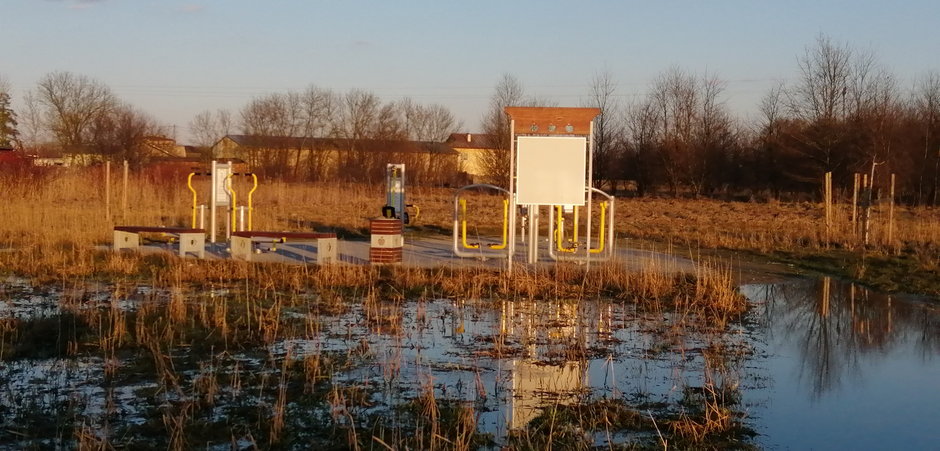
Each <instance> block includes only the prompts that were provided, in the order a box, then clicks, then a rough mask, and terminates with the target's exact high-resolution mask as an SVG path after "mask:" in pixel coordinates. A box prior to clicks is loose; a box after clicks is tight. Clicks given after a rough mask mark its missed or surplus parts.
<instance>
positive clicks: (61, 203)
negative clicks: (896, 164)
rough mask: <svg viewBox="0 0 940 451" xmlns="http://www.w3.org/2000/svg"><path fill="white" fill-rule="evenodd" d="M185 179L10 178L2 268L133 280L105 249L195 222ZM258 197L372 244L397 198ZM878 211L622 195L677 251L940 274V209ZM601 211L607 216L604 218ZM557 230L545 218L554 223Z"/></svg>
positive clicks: (325, 191)
mask: <svg viewBox="0 0 940 451" xmlns="http://www.w3.org/2000/svg"><path fill="white" fill-rule="evenodd" d="M185 180H186V179H185V175H178V176H176V177H175V178H172V177H167V178H163V179H154V178H151V177H149V176H148V175H146V174H133V173H132V174H131V176H130V179H129V183H128V186H127V190H126V192H125V190H124V186H123V183H122V180H121V175H120V174H119V173H118V171H112V174H111V181H110V189H109V190H108V191H109V193H110V197H109V200H110V202H109V203H108V204H106V203H105V193H106V189H105V186H106V185H105V181H104V170H103V168H100V167H98V168H86V169H61V168H56V169H53V170H48V169H44V168H33V169H23V170H18V171H13V172H9V171H7V172H0V190H2V192H3V194H4V200H5V203H4V216H3V218H2V219H0V249H5V250H4V251H3V252H0V268H3V269H6V270H8V271H17V272H22V273H25V274H33V275H36V274H55V275H56V276H57V277H59V278H61V277H69V276H76V275H81V274H90V273H93V272H104V273H113V274H125V275H127V274H129V273H130V271H136V270H140V263H139V261H140V258H141V257H139V256H125V255H112V256H107V257H105V256H102V255H101V253H100V252H97V253H96V252H94V248H95V246H101V247H104V246H108V245H110V243H111V239H112V227H113V226H114V225H119V224H121V225H149V226H158V225H163V226H189V225H190V221H191V214H192V194H191V193H190V191H189V190H188V189H187V187H186V181H185ZM194 180H195V181H194V186H196V187H197V191H198V197H199V198H198V201H199V203H200V204H201V203H204V202H205V201H206V200H207V199H208V188H209V187H208V180H206V179H199V178H196V179H194ZM235 188H236V191H237V192H238V193H239V199H240V202H239V203H240V204H242V203H244V201H245V200H246V194H247V192H248V189H249V188H250V187H249V186H248V185H247V182H246V179H244V178H240V179H238V180H236V185H235ZM465 195H466V198H467V199H468V215H467V216H468V229H469V231H468V233H470V234H474V235H490V236H493V237H498V236H499V234H500V231H501V223H502V206H501V205H502V201H501V199H502V197H501V196H495V195H488V194H485V193H465ZM253 200H254V210H253V215H252V216H253V226H254V229H256V230H295V231H301V230H303V231H309V230H322V231H327V230H335V231H339V232H342V233H346V234H348V235H353V236H355V235H357V234H359V235H363V236H364V235H366V234H367V229H368V224H369V219H371V218H374V217H376V216H378V215H379V213H380V211H381V207H382V205H383V204H384V202H385V197H384V191H383V189H382V187H381V186H367V185H363V184H309V183H308V184H295V183H285V182H271V181H265V180H261V181H260V186H259V188H258V190H257V191H256V193H255V196H254V199H253ZM408 200H409V202H412V203H414V204H417V205H418V206H419V207H420V211H421V214H420V217H418V218H417V220H416V221H415V227H414V228H413V229H412V230H418V231H420V230H422V229H425V230H427V231H431V232H436V231H440V232H448V231H449V230H450V227H451V225H452V221H453V217H452V213H453V190H450V189H444V188H427V187H415V188H412V189H410V190H409V199H408ZM873 210H874V215H873V217H874V219H873V221H872V228H871V239H870V244H869V245H868V246H867V247H864V249H863V246H862V243H861V239H860V237H859V235H858V233H857V232H856V228H857V227H856V226H855V225H853V224H852V223H851V221H850V217H851V209H850V207H849V206H848V205H846V204H837V205H836V208H835V213H834V222H833V224H832V226H831V228H829V229H827V227H826V225H825V221H824V218H823V215H824V212H823V208H822V206H821V205H819V204H815V203H806V202H802V203H780V202H766V203H760V202H723V201H717V200H709V199H697V200H690V199H661V198H641V199H618V200H617V208H616V211H617V214H616V234H617V236H618V237H620V238H628V239H641V240H652V241H657V242H664V243H669V244H670V245H672V246H674V248H676V249H709V248H725V249H735V250H749V251H756V252H761V253H771V252H775V251H784V252H794V253H802V252H821V253H825V252H831V251H833V250H840V251H848V252H859V251H861V250H864V252H865V253H866V255H884V256H895V255H899V254H903V255H907V256H910V257H911V259H912V260H913V262H914V263H913V264H914V265H915V266H916V268H918V269H919V270H921V271H922V272H923V271H926V272H930V271H931V270H932V269H931V268H934V269H936V268H940V209H927V208H910V207H903V206H898V207H896V208H895V214H894V217H895V218H894V222H893V225H892V236H891V239H888V224H887V206H886V205H877V206H876V207H874V209H873ZM543 213H547V211H545V212H543ZM220 214H221V211H220ZM594 215H595V219H596V217H597V211H595V212H594ZM585 216H586V215H582V220H583V219H584V217H585ZM221 221H222V219H221V217H220V222H221ZM546 223H547V221H542V225H543V227H547V225H546ZM585 225H586V224H585ZM594 227H596V221H595V226H594ZM219 265H222V266H219ZM222 268H224V270H223V269H222ZM232 268H234V269H232ZM187 271H188V272H190V273H193V274H198V275H199V276H202V277H207V278H208V279H207V280H213V278H215V277H223V276H220V275H219V274H220V273H223V272H230V273H234V274H240V275H243V273H244V271H248V270H247V269H243V268H240V267H238V265H234V266H232V265H228V264H218V263H204V264H200V265H198V268H195V269H193V270H191V271H190V270H187ZM161 277H162V276H161ZM478 290H479V289H478Z"/></svg>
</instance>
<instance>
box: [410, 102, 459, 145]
mask: <svg viewBox="0 0 940 451" xmlns="http://www.w3.org/2000/svg"><path fill="white" fill-rule="evenodd" d="M398 107H399V109H400V110H401V112H402V114H403V115H404V127H405V129H406V131H407V134H408V138H409V139H411V140H414V141H435V142H441V141H444V140H446V139H447V137H448V136H450V134H451V133H453V132H455V131H456V130H458V129H459V128H460V127H461V125H460V123H459V122H458V121H457V120H456V119H455V118H454V115H453V114H452V113H451V112H450V110H448V109H447V107H445V106H443V105H438V104H431V105H421V104H418V103H414V102H413V101H412V100H411V99H404V100H402V101H401V102H399V104H398Z"/></svg>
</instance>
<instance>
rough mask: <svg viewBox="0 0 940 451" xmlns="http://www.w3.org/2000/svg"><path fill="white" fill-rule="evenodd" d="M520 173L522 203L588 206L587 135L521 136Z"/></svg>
mask: <svg viewBox="0 0 940 451" xmlns="http://www.w3.org/2000/svg"><path fill="white" fill-rule="evenodd" d="M516 174H517V177H516V199H517V200H516V202H517V203H519V204H532V205H584V190H585V188H586V187H587V138H585V137H572V136H519V137H518V138H517V139H516Z"/></svg>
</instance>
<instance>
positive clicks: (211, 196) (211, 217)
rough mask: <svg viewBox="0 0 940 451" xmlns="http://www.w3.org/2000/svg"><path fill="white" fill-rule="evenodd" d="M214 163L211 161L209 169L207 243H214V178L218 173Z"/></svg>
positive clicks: (215, 189)
mask: <svg viewBox="0 0 940 451" xmlns="http://www.w3.org/2000/svg"><path fill="white" fill-rule="evenodd" d="M215 166H216V161H215V160H212V166H211V169H210V172H209V173H210V174H211V178H210V180H211V183H212V186H211V187H210V189H209V242H210V243H215V207H216V205H215V204H216V202H217V201H218V199H217V196H218V188H217V187H216V183H215V177H216V174H218V171H216V169H215Z"/></svg>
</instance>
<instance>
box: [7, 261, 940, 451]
mask: <svg viewBox="0 0 940 451" xmlns="http://www.w3.org/2000/svg"><path fill="white" fill-rule="evenodd" d="M0 285H2V290H0V334H3V335H0V336H2V337H4V340H3V341H2V342H3V344H4V347H5V349H0V357H2V358H0V363H2V366H0V387H3V388H2V390H0V448H3V449H17V448H20V447H22V446H27V445H30V446H43V447H48V446H54V445H56V444H62V443H76V442H79V443H80V442H81V440H86V441H91V440H105V439H106V440H108V441H110V442H111V443H113V444H118V445H120V444H122V443H123V444H134V445H138V446H143V447H145V448H146V447H149V446H153V447H158V448H159V447H165V445H166V443H165V442H161V439H162V440H163V441H166V440H171V439H172V436H173V433H174V431H177V430H180V431H181V430H184V429H185V430H186V431H188V432H187V434H191V433H194V432H193V430H194V428H196V426H193V425H201V426H199V427H202V428H205V429H206V430H207V431H215V432H211V433H210V432H206V433H205V436H200V439H201V440H202V441H201V442H200V443H201V444H200V447H202V444H203V443H204V444H207V445H209V447H210V448H211V447H216V448H219V449H228V447H229V446H231V444H232V443H235V444H236V446H249V445H251V444H257V443H258V442H259V441H261V440H264V438H265V436H267V438H268V439H270V437H271V436H277V434H281V439H282V440H287V441H288V442H293V443H300V444H311V443H316V441H317V440H319V438H318V437H319V436H320V435H324V436H325V435H330V434H333V435H335V434H336V433H337V432H336V426H344V425H345V426H349V425H358V426H359V427H360V428H361V427H363V425H365V424H373V425H374V424H377V423H376V422H377V421H381V424H382V425H383V428H384V427H389V428H394V427H395V425H401V424H409V422H410V423H414V418H413V416H414V415H415V413H414V412H413V411H412V410H413V409H412V410H408V409H405V408H403V406H409V405H414V403H415V400H416V399H419V398H421V397H422V396H425V395H428V394H429V393H430V394H432V395H433V397H434V398H436V399H438V400H448V401H453V402H456V403H458V404H460V405H468V406H471V407H472V412H473V414H474V421H475V429H476V431H477V433H478V434H480V435H481V436H485V437H486V438H487V439H486V440H484V441H482V442H480V443H484V444H481V445H480V446H483V447H489V448H498V447H500V446H505V445H507V444H511V443H512V442H511V439H510V435H511V431H520V430H525V428H526V426H527V425H528V424H531V422H532V420H534V419H537V418H539V416H540V415H541V414H543V413H544V412H545V411H546V409H548V408H552V407H553V406H554V407H557V406H559V405H566V404H580V405H584V404H589V403H593V402H599V401H603V400H611V399H614V400H624V401H625V402H629V404H630V405H632V406H638V407H639V408H640V409H641V410H642V411H643V412H646V413H647V414H648V415H649V416H650V417H651V418H661V417H662V418H664V417H666V416H669V415H674V414H676V413H677V412H679V413H681V411H682V410H683V409H685V408H686V406H688V401H689V397H690V393H700V392H704V391H706V390H711V391H712V393H714V391H718V392H720V393H721V402H722V403H723V404H724V405H726V406H727V407H728V409H729V411H733V412H734V414H735V417H736V418H737V421H740V422H741V424H742V425H743V426H745V427H746V428H748V429H749V430H751V431H753V432H754V433H756V435H755V436H753V437H750V436H746V437H745V438H746V441H745V443H750V444H754V445H756V446H758V447H761V448H767V449H810V448H816V449H820V448H822V449H826V448H841V449H862V448H867V449H930V448H933V447H935V446H936V443H937V440H938V439H940V436H938V432H937V428H936V424H937V420H936V419H937V418H940V391H938V390H936V387H937V380H938V377H940V310H938V307H937V306H938V304H937V303H936V302H924V301H923V300H919V299H916V298H903V297H892V296H883V295H878V294H875V293H871V292H868V291H866V290H864V289H861V288H859V287H854V286H852V285H847V284H841V283H839V282H837V281H834V280H831V279H812V278H789V279H785V280H777V281H775V282H770V283H748V284H745V285H742V286H741V291H742V293H744V294H745V295H746V296H747V297H748V298H749V299H750V302H751V304H752V308H751V310H750V311H749V313H748V314H747V315H746V317H745V318H743V319H742V320H741V321H740V322H738V323H735V324H732V325H730V326H729V327H726V328H723V329H713V328H709V327H707V325H701V324H694V323H693V322H689V321H688V320H687V318H684V315H683V312H656V313H650V312H639V311H637V310H636V308H635V306H634V305H632V304H625V303H617V302H607V301H582V302H571V301H564V300H561V301H558V302H525V301H485V302H484V301H471V300H453V299H431V300H423V301H403V302H385V301H383V300H381V299H372V300H364V301H363V300H360V301H356V302H346V303H343V305H341V306H334V307H332V308H329V309H326V308H323V307H322V306H318V307H316V308H314V307H312V305H318V304H317V300H315V299H310V302H305V301H304V299H303V298H302V296H303V295H299V296H301V298H299V299H297V298H296V296H298V295H296V294H294V295H291V296H295V299H293V301H292V302H290V303H288V304H285V306H284V307H283V309H280V310H279V316H280V318H281V320H280V322H281V323H283V324H284V326H283V327H284V329H283V330H282V331H280V332H279V333H278V334H277V335H276V338H265V337H264V336H262V335H263V333H264V332H263V331H262V330H261V329H260V328H259V329H258V331H257V332H256V333H255V334H254V335H253V333H252V332H251V330H252V329H251V325H250V324H249V325H248V329H249V330H248V332H245V333H244V335H243V338H242V339H241V341H239V344H238V345H237V346H236V345H234V344H232V343H227V344H226V343H224V342H223V341H222V340H219V339H218V337H215V338H214V339H212V338H211V337H210V339H207V340H205V342H204V343H198V342H187V341H186V340H183V339H179V340H177V341H178V342H179V343H187V344H185V345H177V346H173V345H163V346H165V347H163V348H161V347H160V346H161V345H160V344H156V342H154V343H155V344H154V345H153V346H156V347H157V348H158V349H157V350H154V349H148V348H145V347H140V348H133V349H123V350H122V348H121V346H120V345H118V346H114V347H108V346H107V344H106V343H104V341H105V340H106V339H107V338H108V337H114V336H115V334H113V333H103V334H102V333H96V332H95V330H98V331H108V330H113V328H114V327H116V326H115V325H114V324H115V321H117V319H119V318H125V320H126V321H127V323H128V324H127V325H126V326H125V327H127V328H129V329H136V330H137V333H136V334H137V335H140V334H143V335H146V334H147V333H148V332H147V330H150V329H148V327H150V326H151V324H153V330H157V329H158V328H157V325H160V324H163V323H161V321H166V324H172V321H171V320H169V319H167V318H168V317H172V316H173V315H178V313H174V309H176V308H179V307H178V306H177V307H173V306H174V305H176V304H178V303H180V302H183V303H185V305H186V306H188V307H184V310H185V308H188V309H189V310H188V312H190V313H189V315H191V316H193V317H199V316H200V315H203V314H205V315H206V317H207V318H209V317H212V313H211V311H210V312H209V313H206V312H205V310H206V309H207V307H205V306H206V305H209V306H210V307H208V308H210V309H211V308H215V309H216V310H218V308H219V307H218V306H220V305H223V306H224V305H228V306H231V307H227V308H230V309H231V310H230V311H229V312H228V313H227V314H228V315H229V316H232V317H233V318H239V317H242V316H244V314H243V313H240V312H236V311H235V308H236V307H234V306H238V305H248V306H249V309H250V306H251V305H252V302H255V301H253V300H252V298H251V296H250V295H246V294H245V293H242V292H240V291H239V289H237V288H227V289H219V290H213V291H211V292H202V293H181V292H175V291H173V290H154V289H151V288H149V287H134V288H132V289H128V288H126V287H124V288H121V289H116V288H115V287H112V286H108V285H100V286H93V287H31V286H30V285H29V284H28V283H27V282H26V281H23V280H16V279H7V280H5V281H3V282H2V284H0ZM285 296H286V295H285ZM259 305H260V304H259ZM200 311H201V313H197V312H200ZM146 315H155V316H152V318H154V319H153V322H152V323H151V322H150V321H147V322H145V324H143V325H141V324H140V323H141V320H142V318H144V317H145V316H146ZM222 315H223V316H225V315H226V313H225V312H223V313H222ZM148 318H150V317H148ZM213 318H215V319H213V320H211V321H215V322H216V323H218V322H219V317H218V316H215V317H213ZM259 318H260V317H259ZM95 321H97V324H95V323H94V322H95ZM193 321H195V320H193ZM207 321H209V320H207ZM211 321H209V322H211ZM230 321H231V322H232V324H231V326H230V327H232V328H235V327H244V325H242V326H237V325H236V323H237V321H236V320H235V319H232V320H230ZM184 323H185V321H184ZM295 323H296V324H295ZM102 324H105V326H102ZM185 324H189V326H188V327H191V328H194V329H200V327H201V328H203V329H206V330H209V329H208V328H207V327H206V326H204V325H203V326H196V325H193V324H195V323H185ZM289 324H294V326H293V327H288V325H289ZM109 325H110V326H109ZM226 326H227V327H228V325H226ZM141 328H143V329H141ZM200 330H201V329H200ZM183 333H184V332H180V334H183ZM186 333H189V332H186ZM232 336H233V337H234V336H238V335H237V334H235V335H232ZM139 339H140V338H139V336H138V340H139ZM96 341H97V342H100V343H101V344H100V346H97V347H96V346H92V345H91V344H90V343H92V342H96ZM171 341H172V340H171ZM107 349H111V350H112V351H107ZM114 349H117V350H116V351H114ZM160 362H163V363H162V364H161V363H160ZM161 365H164V366H167V367H163V366H161ZM314 366H315V367H316V371H315V374H313V375H311V371H313V370H311V368H313V367H314ZM304 380H306V383H304ZM213 387H214V388H213ZM461 401H464V402H463V403H461ZM278 406H280V407H278ZM644 406H645V407H644ZM278 411H280V412H281V417H280V418H281V420H280V421H281V422H282V423H283V426H281V427H282V429H279V430H277V431H275V430H274V429H273V427H274V426H267V424H268V423H267V422H268V421H275V422H276V420H277V418H278ZM285 412H286V415H285V414H284V413H285ZM259 418H264V419H265V420H264V421H261V420H259ZM272 418H274V420H272ZM379 418H380V419H381V420H379ZM174 422H180V423H181V424H182V423H183V422H186V424H188V425H189V426H185V427H182V426H181V427H178V428H175V427H174V424H175V423H174ZM259 424H265V425H266V426H264V427H262V428H261V429H262V431H260V432H259V431H258V430H256V429H257V428H258V427H259V426H258V425H259ZM272 424H274V423H272ZM312 425H320V426H319V427H312ZM325 425H333V426H332V427H326V426H325ZM585 433H587V435H588V437H589V441H590V442H591V443H592V444H593V445H595V446H600V447H606V446H607V445H608V444H611V443H613V444H622V443H644V444H646V445H650V444H652V445H655V444H656V443H657V434H656V433H651V432H648V431H647V432H639V433H625V432H623V431H616V430H614V431H610V430H607V431H598V430H593V431H585ZM334 438H335V437H334ZM189 444H190V445H192V443H189ZM262 445H263V443H262ZM302 447H303V446H299V447H298V448H302Z"/></svg>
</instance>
